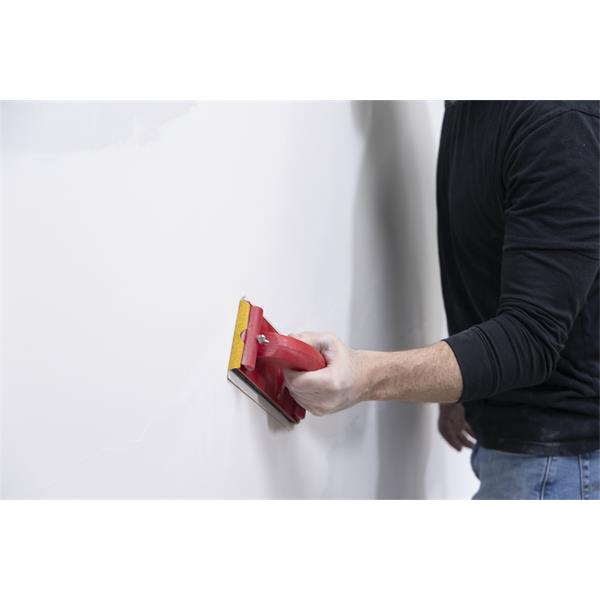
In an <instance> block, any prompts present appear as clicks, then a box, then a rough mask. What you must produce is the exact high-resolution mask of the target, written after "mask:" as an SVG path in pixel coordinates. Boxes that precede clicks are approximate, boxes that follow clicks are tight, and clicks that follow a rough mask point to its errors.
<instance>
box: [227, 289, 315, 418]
mask: <svg viewBox="0 0 600 600" xmlns="http://www.w3.org/2000/svg"><path fill="white" fill-rule="evenodd" d="M326 366H327V362H326V361H325V358H323V355H322V354H321V353H320V352H318V351H317V350H315V349H314V348H313V347H312V346H310V345H309V344H306V343H304V342H302V341H300V340H297V339H296V338H293V337H290V336H287V335H281V334H280V333H277V330H276V329H275V328H274V327H273V326H272V325H271V324H270V323H269V322H268V321H267V320H266V319H265V318H264V317H263V309H262V308H260V306H253V305H252V304H251V303H250V302H248V300H246V299H245V298H242V299H241V300H240V304H239V307H238V313H237V318H236V320H235V330H234V332H233V342H232V344H231V355H230V357H229V370H228V373H227V379H229V381H231V383H233V384H234V385H235V386H237V387H238V388H239V389H240V390H242V392H244V393H245V394H246V395H247V396H249V397H250V398H251V399H252V400H254V401H255V402H256V403H257V404H258V405H259V406H261V407H262V408H263V409H264V410H266V411H267V412H268V413H269V414H271V415H272V416H273V417H275V418H276V419H277V420H278V421H279V422H280V423H283V424H285V425H289V424H290V423H292V424H294V423H299V422H300V421H301V420H302V419H304V417H305V415H306V411H305V410H304V408H302V406H300V405H299V404H298V403H297V402H296V401H295V400H294V399H293V398H292V396H291V395H290V393H289V391H288V389H287V388H286V387H285V381H284V377H283V369H293V370H295V371H316V370H317V369H322V368H323V367H326Z"/></svg>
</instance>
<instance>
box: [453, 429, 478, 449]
mask: <svg viewBox="0 0 600 600" xmlns="http://www.w3.org/2000/svg"><path fill="white" fill-rule="evenodd" d="M457 437H458V439H459V441H460V443H461V444H462V445H463V446H466V447H467V448H473V446H475V444H474V443H473V442H472V441H471V440H470V439H469V438H468V437H467V436H466V435H465V434H464V433H462V432H461V433H459V434H458V436H457Z"/></svg>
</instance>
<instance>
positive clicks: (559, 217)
mask: <svg viewBox="0 0 600 600" xmlns="http://www.w3.org/2000/svg"><path fill="white" fill-rule="evenodd" d="M599 109H600V103H599V102H596V101H590V102H495V101H494V102H472V101H465V102H447V103H446V113H445V116H444V124H443V128H442V137H441V142H440V150H439V158H438V179H437V200H438V238H439V255H440V265H441V272H442V288H443V294H444V304H445V308H446V315H447V319H448V329H449V333H450V336H449V337H448V339H447V340H446V341H447V342H448V344H449V345H450V347H451V348H452V350H453V351H454V354H455V356H456V359H457V361H458V364H459V367H460V370H461V373H462V378H463V384H464V390H463V394H462V397H461V402H463V403H464V407H465V414H466V418H467V421H468V422H469V424H470V425H471V427H472V428H473V430H474V431H475V433H476V435H477V438H478V439H479V442H480V443H481V445H482V446H484V447H488V448H494V449H497V450H504V451H508V452H519V453H528V454H545V455H560V454H578V453H581V452H588V451H591V450H595V449H598V448H599V447H600V444H599V433H600V421H599V346H598V332H599V323H598V316H599V312H600V306H599V296H598V272H599V226H600V220H599V206H600V181H599V174H600V155H599V148H600V120H599Z"/></svg>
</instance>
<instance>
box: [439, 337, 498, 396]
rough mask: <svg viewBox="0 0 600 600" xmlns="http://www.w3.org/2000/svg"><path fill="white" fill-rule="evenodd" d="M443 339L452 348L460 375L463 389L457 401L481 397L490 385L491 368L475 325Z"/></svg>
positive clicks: (485, 348)
mask: <svg viewBox="0 0 600 600" xmlns="http://www.w3.org/2000/svg"><path fill="white" fill-rule="evenodd" d="M443 341H444V342H446V343H447V344H448V345H449V346H450V348H452V352H454V356H455V357H456V362H458V366H459V368H460V372H461V375H462V381H463V391H462V394H461V397H460V398H459V402H470V401H471V400H478V399H480V398H483V397H484V396H485V394H486V391H487V390H489V387H490V385H489V378H490V372H491V370H492V369H491V364H490V360H489V354H488V352H489V350H488V348H487V347H486V346H487V344H486V342H485V340H484V337H483V335H482V334H481V333H480V332H479V331H478V329H477V327H471V328H470V329H465V330H464V331H461V332H460V333H457V334H455V335H451V336H449V337H447V338H446V339H444V340H443Z"/></svg>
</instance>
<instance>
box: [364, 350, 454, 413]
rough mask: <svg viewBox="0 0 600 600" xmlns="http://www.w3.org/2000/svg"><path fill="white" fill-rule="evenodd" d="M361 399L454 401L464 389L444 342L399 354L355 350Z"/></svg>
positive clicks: (451, 354) (449, 351) (450, 353)
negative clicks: (358, 365)
mask: <svg viewBox="0 0 600 600" xmlns="http://www.w3.org/2000/svg"><path fill="white" fill-rule="evenodd" d="M357 358H358V362H359V364H360V367H359V371H360V373H359V377H358V380H359V382H358V385H359V386H360V388H361V389H360V395H361V399H362V400H404V401H415V402H439V403H452V402H456V401H457V400H458V399H459V398H460V396H461V394H462V388H463V382H462V376H461V372H460V368H459V366H458V363H457V362H456V358H455V356H454V353H453V352H452V350H451V348H450V346H448V344H446V342H437V343H436V344H433V345H431V346H427V347H425V348H418V349H416V350H406V351H401V352H372V351H368V350H359V351H357Z"/></svg>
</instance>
